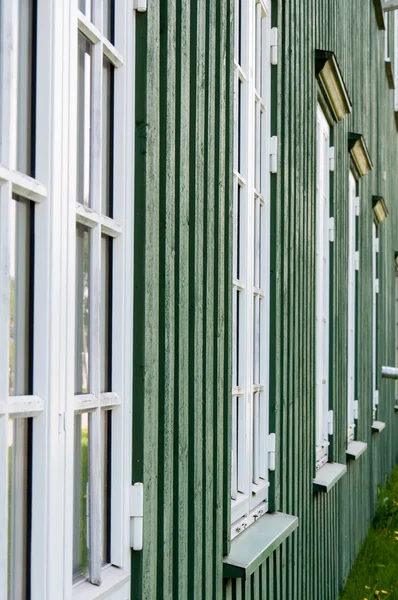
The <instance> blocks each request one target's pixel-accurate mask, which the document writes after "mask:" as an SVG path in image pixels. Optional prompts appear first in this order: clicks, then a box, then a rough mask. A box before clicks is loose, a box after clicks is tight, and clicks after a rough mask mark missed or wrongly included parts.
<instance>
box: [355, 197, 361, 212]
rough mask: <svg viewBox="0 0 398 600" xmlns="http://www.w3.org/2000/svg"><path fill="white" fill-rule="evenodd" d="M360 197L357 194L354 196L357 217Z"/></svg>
mask: <svg viewBox="0 0 398 600" xmlns="http://www.w3.org/2000/svg"><path fill="white" fill-rule="evenodd" d="M360 203H361V199H360V197H359V196H355V204H354V206H355V216H357V217H359V207H360Z"/></svg>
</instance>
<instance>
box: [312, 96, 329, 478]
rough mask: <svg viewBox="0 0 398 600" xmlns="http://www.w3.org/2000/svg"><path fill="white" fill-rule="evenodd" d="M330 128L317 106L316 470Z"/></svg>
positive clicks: (320, 450) (322, 418) (321, 437)
mask: <svg viewBox="0 0 398 600" xmlns="http://www.w3.org/2000/svg"><path fill="white" fill-rule="evenodd" d="M329 147H330V127H329V124H328V122H327V120H326V117H325V115H324V113H323V111H322V109H321V107H320V105H319V104H318V108H317V145H316V161H317V162H316V171H317V180H316V187H317V195H316V272H315V278H316V283H315V285H316V326H315V338H316V350H315V370H316V468H317V469H319V468H320V467H322V466H323V465H324V464H325V463H326V462H327V461H328V456H329V451H328V448H329V340H330V335H329V330H330V319H329V293H330V261H329V254H330V248H329V246H330V238H329V235H330V234H329V228H330V197H329V196H330V173H329V153H330V150H329Z"/></svg>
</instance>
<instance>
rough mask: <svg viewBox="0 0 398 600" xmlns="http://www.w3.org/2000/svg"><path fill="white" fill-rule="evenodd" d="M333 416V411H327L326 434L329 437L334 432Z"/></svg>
mask: <svg viewBox="0 0 398 600" xmlns="http://www.w3.org/2000/svg"><path fill="white" fill-rule="evenodd" d="M333 426H334V415H333V411H332V410H329V411H328V434H329V435H333V431H334V427H333Z"/></svg>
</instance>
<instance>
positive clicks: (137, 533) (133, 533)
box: [130, 483, 144, 550]
mask: <svg viewBox="0 0 398 600" xmlns="http://www.w3.org/2000/svg"><path fill="white" fill-rule="evenodd" d="M143 520H144V486H143V484H142V483H135V484H134V485H132V486H131V488H130V548H132V549H133V550H142V541H143Z"/></svg>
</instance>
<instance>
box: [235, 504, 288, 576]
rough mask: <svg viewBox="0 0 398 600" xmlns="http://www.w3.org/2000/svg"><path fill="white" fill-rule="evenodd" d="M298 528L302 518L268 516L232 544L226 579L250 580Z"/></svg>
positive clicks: (276, 513)
mask: <svg viewBox="0 0 398 600" xmlns="http://www.w3.org/2000/svg"><path fill="white" fill-rule="evenodd" d="M297 527H298V517H293V516H292V515H286V514H285V513H281V512H275V513H266V514H265V515H264V516H262V517H261V518H260V519H258V521H257V522H256V523H253V525H251V526H250V527H248V528H247V529H246V531H243V532H242V533H241V534H240V535H238V536H237V537H236V538H235V539H234V540H232V542H231V552H230V553H229V554H228V556H224V567H223V577H224V578H225V579H230V578H232V579H238V578H242V579H247V578H248V577H250V575H251V574H252V573H254V571H255V570H256V569H257V568H258V567H259V566H260V565H261V564H262V563H263V562H264V561H265V560H266V558H268V556H270V554H272V553H273V552H274V550H275V549H276V548H277V547H278V546H279V545H280V544H281V543H282V542H283V541H284V540H285V539H286V538H287V537H288V536H289V535H290V534H291V533H292V532H293V531H294V530H295V529H297Z"/></svg>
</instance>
